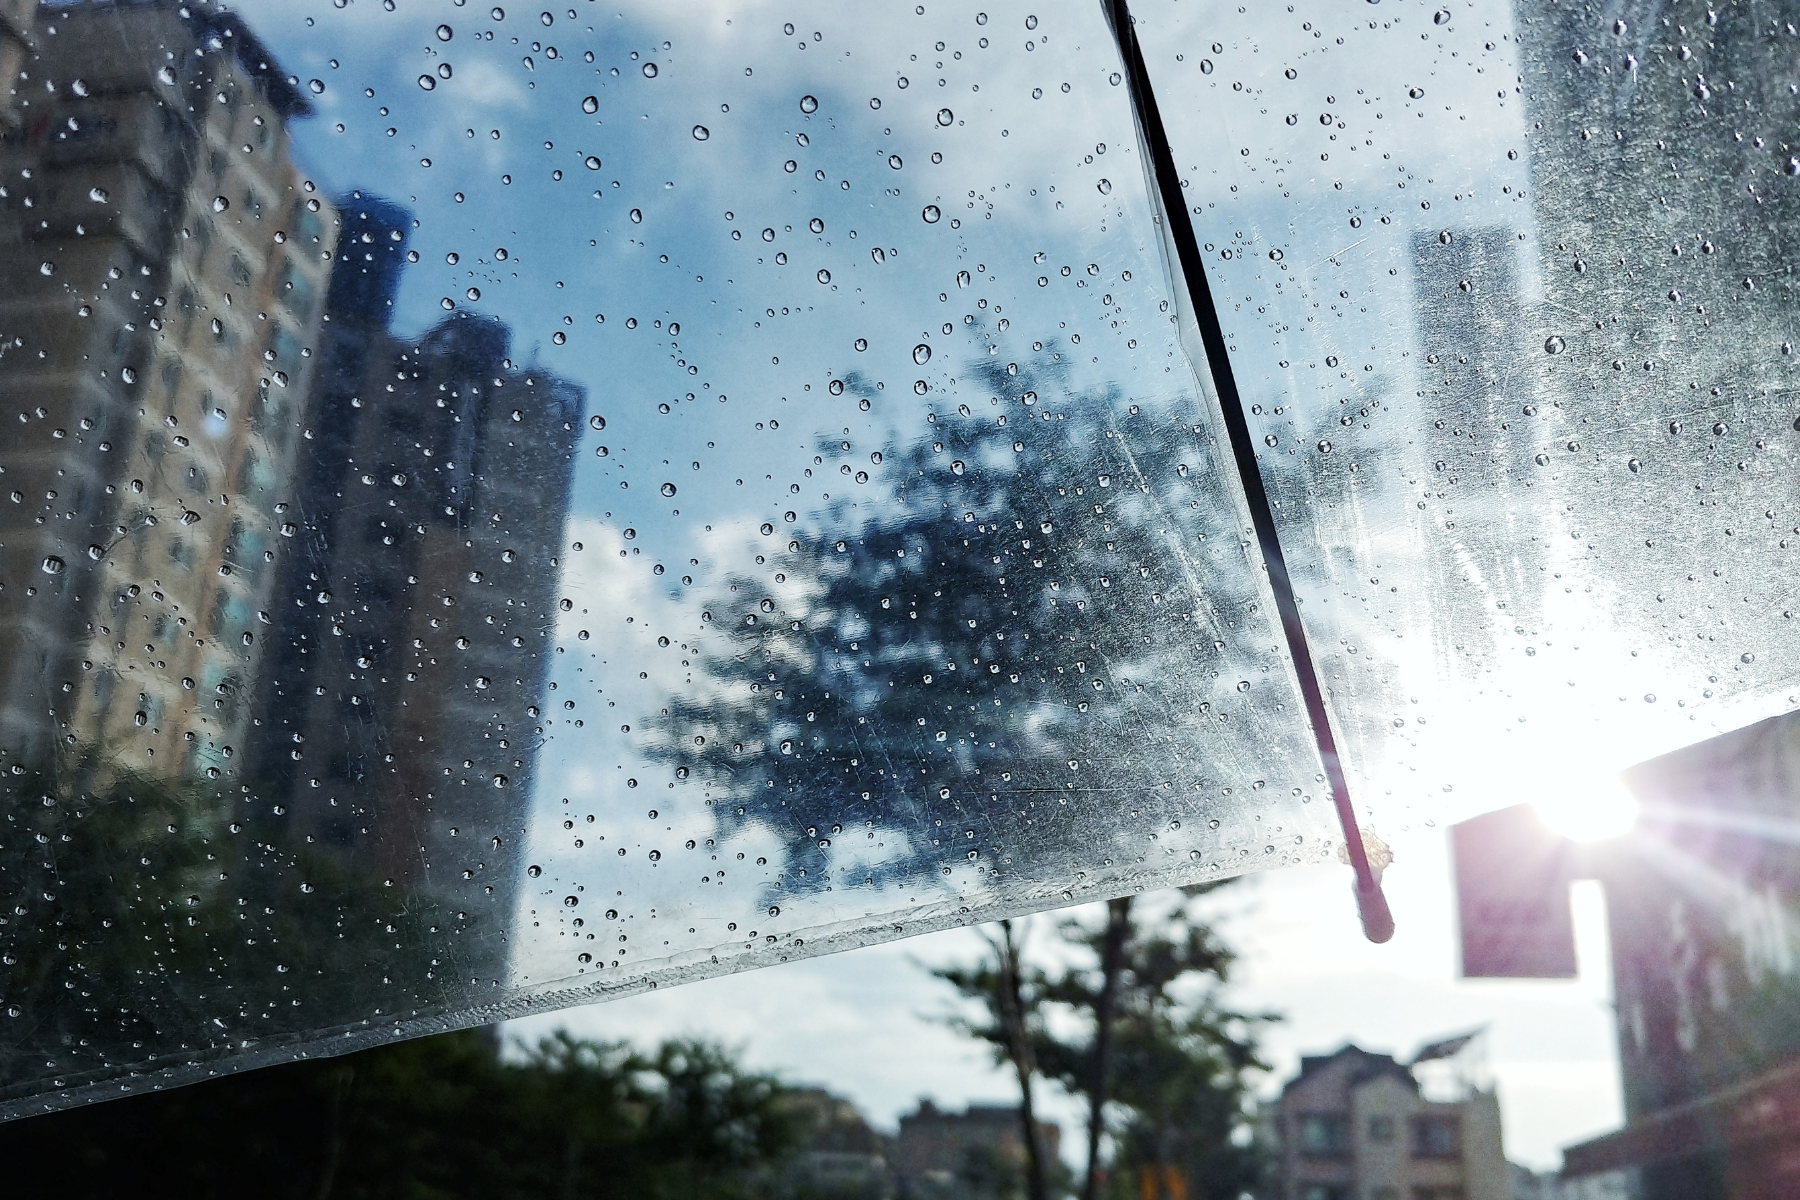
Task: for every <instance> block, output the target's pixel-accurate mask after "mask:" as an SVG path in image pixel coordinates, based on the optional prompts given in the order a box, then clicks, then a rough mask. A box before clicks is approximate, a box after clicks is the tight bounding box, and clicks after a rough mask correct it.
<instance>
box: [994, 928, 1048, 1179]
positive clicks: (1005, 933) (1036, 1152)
mask: <svg viewBox="0 0 1800 1200" xmlns="http://www.w3.org/2000/svg"><path fill="white" fill-rule="evenodd" d="M997 949H998V950H999V951H1000V954H999V958H1000V1019H1001V1021H1002V1022H1004V1024H1005V1026H1006V1046H1007V1053H1008V1056H1009V1057H1010V1058H1011V1059H1012V1061H1013V1070H1014V1071H1016V1072H1017V1073H1018V1076H1019V1120H1020V1121H1021V1122H1022V1123H1023V1125H1024V1126H1025V1128H1024V1136H1025V1194H1026V1197H1027V1198H1028V1200H1049V1187H1048V1185H1047V1183H1046V1181H1045V1180H1046V1173H1045V1170H1044V1147H1043V1143H1042V1141H1041V1140H1040V1139H1039V1137H1038V1124H1037V1113H1036V1112H1035V1111H1034V1110H1033V1107H1032V1101H1031V1077H1032V1076H1033V1075H1035V1074H1036V1073H1037V1064H1036V1062H1035V1061H1034V1056H1033V1055H1032V1053H1031V1039H1030V1037H1029V1036H1027V1033H1026V1030H1025V1001H1024V997H1023V995H1022V994H1021V991H1020V983H1019V975H1020V970H1019V943H1018V942H1016V941H1014V940H1013V926H1012V922H1011V921H1002V922H1000V945H999V946H998V947H997Z"/></svg>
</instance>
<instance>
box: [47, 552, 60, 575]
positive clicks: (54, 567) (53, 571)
mask: <svg viewBox="0 0 1800 1200" xmlns="http://www.w3.org/2000/svg"><path fill="white" fill-rule="evenodd" d="M62 570H63V560H62V559H60V558H58V557H56V555H54V554H52V555H49V556H48V557H46V558H45V559H44V574H46V575H61V574H62Z"/></svg>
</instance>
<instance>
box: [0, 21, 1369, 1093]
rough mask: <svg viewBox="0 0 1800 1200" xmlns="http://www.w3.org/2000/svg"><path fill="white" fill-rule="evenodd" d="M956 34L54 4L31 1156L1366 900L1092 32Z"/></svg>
mask: <svg viewBox="0 0 1800 1200" xmlns="http://www.w3.org/2000/svg"><path fill="white" fill-rule="evenodd" d="M914 7H915V6H913V5H911V4H906V5H887V6H883V7H880V8H870V7H868V6H858V7H857V8H856V10H855V11H854V12H852V11H850V10H848V9H844V8H842V7H841V6H832V5H812V6H810V7H808V6H800V7H794V6H790V9H789V12H788V13H787V14H785V15H783V16H779V17H771V16H769V15H768V12H767V11H766V10H762V9H756V8H751V7H748V6H746V7H745V8H743V9H737V8H734V7H731V6H723V7H715V8H708V9H704V10H695V11H692V12H680V11H673V10H671V9H670V7H669V6H665V5H633V6H628V7H627V9H626V10H625V11H624V12H623V13H619V12H615V11H614V10H612V9H604V10H603V9H602V8H600V7H598V6H596V5H594V4H592V3H591V2H590V0H581V2H580V3H579V4H578V5H576V6H575V7H572V8H571V7H569V6H568V5H567V4H565V3H559V4H558V5H557V6H556V7H554V8H546V9H543V10H542V11H540V10H539V8H538V7H537V6H535V5H534V6H531V7H530V8H523V7H512V6H509V7H508V8H507V10H506V11H505V12H504V13H503V12H502V10H501V9H500V8H497V7H491V6H490V5H488V4H486V3H475V4H468V5H464V4H462V3H461V2H460V0H458V2H456V3H451V2H450V0H443V2H442V3H410V4H402V5H400V6H399V7H398V8H397V9H396V8H395V6H394V5H392V4H389V5H387V6H385V7H384V6H383V5H381V4H378V3H374V2H373V0H363V2H359V3H356V4H352V5H349V6H347V7H330V6H324V5H314V4H287V3H275V2H273V0H246V2H245V3H242V4H239V5H236V6H234V7H233V8H232V9H231V10H230V12H225V11H223V10H220V9H217V8H215V7H213V6H210V5H208V4H206V3H201V2H195V0H190V2H189V3H187V4H186V5H185V6H182V5H178V4H176V3H172V2H168V3H165V2H161V0H150V2H145V3H134V4H121V5H114V4H100V3H91V4H80V5H76V6H73V7H52V6H44V7H41V8H34V7H33V6H30V5H23V6H21V5H19V4H17V3H14V4H12V5H11V6H10V8H9V11H11V9H12V8H17V9H19V14H17V15H19V16H20V19H22V20H25V21H27V22H29V24H30V28H31V30H32V37H33V45H34V46H35V49H33V50H31V51H30V52H25V51H23V50H22V49H21V45H20V44H19V43H17V42H7V43H6V45H7V47H8V49H7V52H6V53H7V57H6V58H5V59H4V61H5V63H7V64H9V65H8V66H7V69H8V70H9V71H12V70H15V69H17V70H22V72H23V73H22V74H20V75H19V76H18V80H17V86H16V88H15V89H14V91H13V93H12V96H11V106H10V108H8V109H7V110H6V121H7V123H8V132H6V134H5V138H4V142H3V143H0V173H3V176H4V179H3V185H0V186H3V190H0V206H3V211H4V221H5V226H4V232H3V239H4V240H3V242H0V258H3V260H4V267H3V268H0V270H3V271H4V277H5V278H6V279H7V280H9V282H10V285H11V286H10V288H9V291H8V294H7V296H6V297H5V298H4V299H3V300H0V333H3V334H4V335H5V342H4V348H3V349H0V395H3V396H4V408H5V419H6V420H7V422H8V423H9V428H11V432H10V433H9V434H8V435H7V437H6V439H5V442H4V443H3V444H0V468H3V469H4V476H3V477H0V489H3V490H4V493H6V494H7V495H8V497H9V498H8V499H6V500H5V501H4V503H3V504H0V514H3V516H0V545H3V551H0V669H4V671H5V673H6V675H5V682H4V689H3V691H4V697H5V699H4V705H5V707H4V709H3V711H0V779H3V780H4V781H5V785H6V786H5V791H4V794H3V796H0V805H3V807H4V811H5V821H4V823H3V824H0V871H3V872H4V873H3V875H0V889H3V890H4V892H5V894H6V898H7V902H6V911H5V913H4V917H3V922H0V953H3V955H4V969H3V970H0V1115H5V1116H17V1115H21V1114H25V1113H30V1112H36V1111H41V1110H43V1109H44V1108H47V1107H57V1106H62V1105H67V1104H72V1103H78V1102H82V1101H85V1100H92V1099H96V1098H102V1097H105V1096H109V1095H117V1094H120V1093H121V1092H125V1091H131V1090H135V1089H142V1088H146V1087H159V1086H166V1085H171V1084H175V1083H180V1082H184V1081H188V1080H192V1079H197V1078H202V1077H205V1076H206V1075H208V1074H212V1073H219V1072H224V1071H229V1070H233V1069H238V1068H242V1067H246V1066H254V1065H257V1064H259V1063H264V1062H271V1061H277V1060H279V1059H282V1058H286V1057H291V1056H293V1055H296V1054H301V1053H329V1052H334V1051H340V1050H345V1049H350V1048H354V1047H356V1046H361V1045H367V1044H371V1043H374V1042H378V1041H382V1040H387V1039H391V1038H395V1037H400V1036H407V1035H412V1034H417V1033H422V1032H428V1031H432V1030H436V1029H442V1028H449V1027H453V1026H457V1025H467V1024H472V1023H477V1022H485V1021H490V1020H495V1019H498V1018H500V1017H502V1016H508V1015H517V1014H520V1013H525V1012H531V1011H542V1010H544V1009H546V1008H549V1007H554V1006H557V1005H564V1004H572V1003H581V1002H587V1001H592V1000H596V999H602V998H605V997H607V996H610V995H617V994H621V993H623V992H626V991H630V990H635V989H639V988H642V987H645V986H648V985H650V984H652V983H665V984H666V983H671V982H679V981H682V980H687V979H694V978H699V977H703V976H706V975H711V974H717V973H721V972H726V971H733V970H740V969H743V968H747V967H752V966H756V965H759V964H764V963H771V962H776V961H780V960H783V959H786V958H792V957H795V956H800V955H806V954H814V953H820V952H824V951H828V950H831V949H837V948H843V947H849V946H854V945H858V944H863V943H867V942H869V941H873V940H878V939H883V938H891V937H898V936H902V935H904V934H909V933H914V932H921V931H924V930H928V929H933V928H940V927H943V926H946V925H951V924H955V923H959V922H972V921H978V920H983V919H989V918H992V917H995V916H1000V915H1005V914H1008V913H1015V912H1021V911H1026V910H1029V909H1034V908H1045V907H1053V906H1057V905H1060V904H1063V903H1066V902H1071V901H1075V900H1083V899H1092V898H1098V897H1105V896H1113V895H1117V894H1120V893H1122V892H1126V891H1130V890H1133V889H1135V888H1139V887H1153V886H1162V885H1166V884H1170V883H1178V882H1182V883H1184V882H1192V881H1196V880H1201V879H1205V878H1211V877H1218V876H1223V875H1227V874H1232V873H1237V872H1242V871H1247V870H1254V869H1260V868H1264V867H1269V866H1274V865H1278V864H1282V863H1291V862H1298V861H1307V860H1318V859H1321V858H1328V857H1330V856H1331V855H1332V854H1333V853H1334V852H1335V844H1334V843H1333V841H1332V830H1333V828H1334V826H1333V824H1332V821H1331V817H1330V812H1329V804H1328V802H1327V801H1326V799H1325V798H1324V797H1323V796H1322V794H1321V784H1320V778H1321V776H1320V765H1319V762H1318V759H1317V756H1316V753H1315V752H1314V750H1313V748H1312V739H1311V736H1310V733H1309V731H1308V729H1307V726H1306V723H1305V720H1304V716H1303V713H1302V710H1301V706H1300V704H1299V702H1298V701H1297V699H1296V692H1295V687H1294V684H1293V682H1292V670H1291V666H1290V665H1289V663H1288V660H1287V659H1286V657H1285V651H1284V650H1283V649H1281V646H1282V638H1281V634H1280V631H1279V628H1278V626H1277V624H1276V623H1275V622H1274V621H1273V620H1272V607H1271V603H1270V600H1269V597H1268V596H1267V594H1266V583H1265V580H1264V576H1263V574H1262V572H1261V568H1260V565H1258V564H1257V562H1256V560H1255V558H1254V554H1255V551H1254V549H1253V538H1251V537H1250V535H1249V534H1248V533H1247V532H1246V531H1247V529H1248V517H1247V515H1246V512H1247V510H1246V509H1245V508H1244V505H1243V502H1242V500H1241V499H1240V489H1239V484H1238V481H1237V479H1236V477H1235V475H1234V473H1233V469H1232V465H1231V458H1230V455H1229V453H1228V451H1226V450H1224V449H1222V443H1223V434H1222V433H1221V432H1220V429H1219V425H1218V422H1217V420H1216V411H1215V408H1214V407H1213V401H1211V400H1210V399H1208V398H1207V396H1206V394H1205V392H1204V391H1203V389H1202V387H1201V385H1200V384H1199V383H1198V382H1197V380H1196V376H1195V373H1194V371H1193V369H1192V368H1191V366H1190V365H1189V363H1188V361H1187V360H1186V359H1185V358H1184V356H1183V353H1182V350H1181V343H1180V341H1179V338H1178V332H1179V331H1178V328H1177V325H1176V323H1175V322H1176V318H1177V315H1178V311H1179V308H1180V305H1179V304H1178V303H1176V299H1175V296H1174V293H1173V291H1172V285H1171V281H1170V277H1169V275H1168V273H1167V271H1166V269H1165V267H1164V265H1163V255H1162V250H1161V244H1160V240H1159V236H1158V233H1157V229H1156V228H1155V226H1154V224H1153V215H1152V202H1151V199H1150V197H1151V192H1150V190H1149V188H1148V186H1147V184H1146V181H1145V172H1144V168H1143V164H1142V162H1141V155H1140V152H1139V149H1138V147H1137V145H1136V143H1135V140H1134V132H1133V124H1132V119H1131V113H1130V109H1129V103H1128V97H1127V89H1126V88H1125V87H1123V86H1121V84H1120V79H1119V73H1120V71H1121V69H1122V68H1121V63H1120V61H1119V56H1118V53H1117V51H1116V48H1115V46H1114V43H1113V42H1112V40H1111V37H1110V34H1109V31H1108V29H1107V27H1106V26H1105V24H1104V22H1103V20H1102V18H1101V14H1100V12H1099V10H1098V9H1096V8H1095V7H1093V6H1091V5H1086V4H1041V3H1040V4H1037V5H1036V6H1035V7H1034V8H1032V9H1025V8H1022V7H1019V6H1016V5H1008V4H993V5H990V6H989V8H988V9H987V11H986V12H985V13H982V14H979V15H978V14H977V12H976V11H975V10H973V9H970V10H966V11H963V10H956V11H952V12H947V13H944V14H937V13H935V11H934V13H933V14H932V15H931V16H929V17H925V16H921V15H919V14H918V13H916V12H915V11H914ZM789 22H791V23H789ZM15 421H16V425H14V424H13V423H14V422H15Z"/></svg>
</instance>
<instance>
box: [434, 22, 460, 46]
mask: <svg viewBox="0 0 1800 1200" xmlns="http://www.w3.org/2000/svg"><path fill="white" fill-rule="evenodd" d="M455 36H456V31H455V30H453V29H451V28H450V27H449V26H448V25H439V26H438V27H437V39H438V41H440V42H447V41H449V40H450V39H451V38H453V37H455Z"/></svg>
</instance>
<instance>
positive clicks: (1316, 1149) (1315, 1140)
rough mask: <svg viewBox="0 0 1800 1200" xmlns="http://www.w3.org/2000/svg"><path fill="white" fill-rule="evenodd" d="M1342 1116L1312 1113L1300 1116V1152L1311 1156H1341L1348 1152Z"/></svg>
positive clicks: (1348, 1140)
mask: <svg viewBox="0 0 1800 1200" xmlns="http://www.w3.org/2000/svg"><path fill="white" fill-rule="evenodd" d="M1345 1126H1346V1122H1345V1120H1344V1118H1343V1117H1339V1116H1330V1115H1326V1114H1322V1113H1312V1114H1309V1115H1307V1116H1303V1117H1301V1118H1300V1153H1302V1154H1304V1155H1307V1156H1308V1157H1311V1158H1341V1157H1343V1156H1344V1155H1346V1154H1348V1153H1349V1152H1350V1139H1349V1138H1348V1137H1347V1136H1346V1133H1347V1130H1346V1128H1345Z"/></svg>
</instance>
